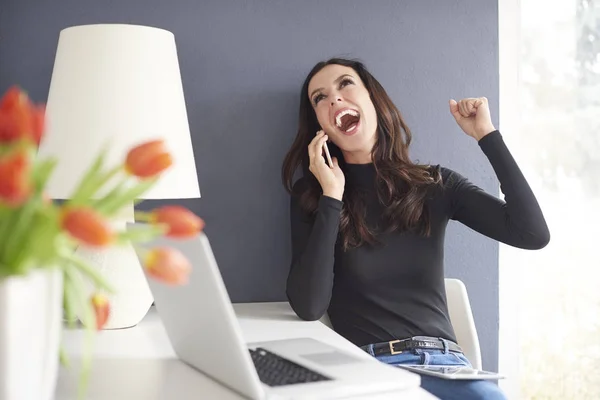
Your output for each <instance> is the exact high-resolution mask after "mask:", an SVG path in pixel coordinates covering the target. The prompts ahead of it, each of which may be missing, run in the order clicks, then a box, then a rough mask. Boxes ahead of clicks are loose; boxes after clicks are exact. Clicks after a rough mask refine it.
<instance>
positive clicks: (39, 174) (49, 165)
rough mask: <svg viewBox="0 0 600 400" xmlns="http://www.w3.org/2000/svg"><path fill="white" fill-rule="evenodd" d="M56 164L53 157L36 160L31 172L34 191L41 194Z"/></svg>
mask: <svg viewBox="0 0 600 400" xmlns="http://www.w3.org/2000/svg"><path fill="white" fill-rule="evenodd" d="M57 164H58V160H56V159H54V158H51V159H47V160H42V161H36V163H35V167H34V169H33V173H32V178H33V184H34V186H35V191H36V193H40V194H41V192H42V191H43V189H44V187H45V186H46V183H47V182H48V179H49V178H50V176H51V175H52V172H53V171H54V168H56V165H57Z"/></svg>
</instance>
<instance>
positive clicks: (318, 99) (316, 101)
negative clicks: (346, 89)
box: [313, 94, 325, 105]
mask: <svg viewBox="0 0 600 400" xmlns="http://www.w3.org/2000/svg"><path fill="white" fill-rule="evenodd" d="M324 98H325V96H324V95H323V94H318V95H316V96H315V98H314V99H313V102H314V103H315V105H317V104H318V103H319V101H321V100H323V99H324Z"/></svg>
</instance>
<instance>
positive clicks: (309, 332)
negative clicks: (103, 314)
mask: <svg viewBox="0 0 600 400" xmlns="http://www.w3.org/2000/svg"><path fill="white" fill-rule="evenodd" d="M234 308H235V311H236V314H237V316H238V318H239V321H240V325H241V326H242V330H243V332H244V337H245V339H246V341H247V342H257V341H266V340H277V339H287V338H295V337H315V338H318V339H320V340H322V341H324V342H326V343H329V344H331V345H334V346H337V347H339V348H345V349H347V350H349V351H351V352H353V353H355V354H357V355H361V356H364V357H370V356H369V355H368V354H366V353H365V352H363V351H362V350H360V349H359V348H357V347H356V346H354V345H353V344H352V343H350V342H349V341H347V340H346V339H344V338H343V337H341V336H340V335H338V334H336V333H335V332H334V331H332V330H331V329H329V328H328V327H326V326H325V325H323V324H322V323H320V322H318V321H314V322H306V321H301V320H300V319H299V318H298V317H297V316H296V315H295V314H294V312H293V311H292V310H291V308H290V307H289V304H288V303H248V304H235V305H234ZM62 343H63V346H64V348H65V351H66V353H67V354H68V355H69V357H70V358H71V361H72V363H73V366H72V367H71V369H69V370H67V369H64V368H61V371H60V375H59V380H58V385H57V390H56V399H55V400H73V399H75V398H76V393H77V385H78V370H77V369H78V368H77V360H78V359H79V358H80V357H81V353H82V350H83V348H84V335H83V331H82V330H80V329H75V330H65V331H64V333H63V341H62ZM402 372H405V371H402ZM399 376H400V375H399ZM400 377H401V376H400ZM399 394H400V393H397V392H396V393H389V394H382V395H377V396H375V395H369V396H368V398H369V399H372V400H384V399H397V398H398V395H399ZM401 394H402V398H403V399H415V400H417V399H418V400H421V399H422V400H429V399H435V397H433V396H431V395H430V394H428V393H427V392H426V391H424V390H423V389H421V388H419V387H415V388H414V389H412V390H407V391H402V392H401ZM355 398H356V397H353V399H355ZM121 399H123V400H138V399H139V400H167V399H168V400H187V399H190V400H191V399H194V400H196V399H219V400H220V399H223V400H239V399H243V397H241V396H240V395H239V394H237V393H236V392H233V391H231V390H229V389H228V388H226V387H224V386H222V385H221V384H219V383H217V382H215V381H213V380H212V379H211V378H209V377H208V376H206V375H203V374H202V373H200V372H198V371H196V370H195V369H193V368H191V367H189V366H188V365H186V364H184V363H182V362H180V361H179V360H178V359H177V358H176V356H175V353H174V351H173V348H172V347H171V344H170V343H169V340H168V337H167V334H166V332H165V330H164V327H163V325H162V322H161V320H160V318H159V317H158V314H157V313H156V311H155V310H154V308H152V309H151V310H150V312H149V313H148V315H147V316H146V318H144V320H143V321H142V322H141V323H140V324H139V325H138V326H136V327H134V328H130V329H123V330H114V331H102V332H99V333H98V334H97V336H96V339H95V342H94V360H93V364H92V376H91V379H90V383H89V388H88V396H87V400H121Z"/></svg>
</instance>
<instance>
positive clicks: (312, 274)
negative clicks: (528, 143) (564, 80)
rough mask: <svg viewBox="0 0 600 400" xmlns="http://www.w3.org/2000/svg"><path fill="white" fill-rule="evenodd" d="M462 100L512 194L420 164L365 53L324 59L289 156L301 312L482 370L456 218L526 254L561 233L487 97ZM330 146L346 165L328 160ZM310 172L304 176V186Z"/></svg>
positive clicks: (471, 384) (411, 355)
mask: <svg viewBox="0 0 600 400" xmlns="http://www.w3.org/2000/svg"><path fill="white" fill-rule="evenodd" d="M449 107H450V112H451V114H452V115H453V116H454V118H455V119H456V122H457V123H458V125H459V126H460V127H461V129H462V130H463V131H464V132H465V133H466V134H467V135H469V136H471V137H473V138H474V139H476V140H477V141H478V143H479V146H480V148H481V149H482V150H483V152H484V154H485V155H486V156H487V157H488V159H489V160H490V163H491V164H492V167H493V168H494V170H495V172H496V175H497V177H498V179H499V181H500V184H501V188H502V191H503V193H504V195H505V199H506V201H505V202H504V201H502V200H500V199H498V198H496V197H494V196H491V195H489V194H486V193H485V192H483V191H482V190H481V189H480V188H478V187H477V186H475V185H473V184H472V183H470V182H469V181H468V180H467V179H465V178H464V177H462V176H461V175H459V174H458V173H456V172H454V171H452V170H450V169H447V168H443V167H440V166H431V165H418V164H415V163H413V162H412V161H411V160H410V159H409V156H408V146H409V144H410V141H411V133H410V130H409V129H408V127H407V126H406V124H405V122H404V120H403V119H402V116H401V114H400V112H399V111H398V109H397V108H396V107H395V106H394V104H393V103H392V101H391V100H390V98H389V97H388V95H387V94H386V92H385V90H384V89H383V87H382V86H381V85H380V84H379V82H378V81H377V80H376V79H375V78H374V77H373V76H372V75H371V74H370V73H369V72H368V71H367V70H366V68H365V67H364V65H363V64H361V63H359V62H355V61H351V60H345V59H332V60H329V61H326V62H321V63H319V64H317V65H316V66H315V67H314V68H313V70H312V71H311V72H310V74H309V75H308V77H307V78H306V81H305V82H304V85H303V86H302V92H301V100H300V117H299V128H298V134H297V136H296V139H295V141H294V144H293V145H292V148H291V149H290V151H289V152H288V154H287V156H286V158H285V161H284V165H283V171H282V172H283V180H284V184H285V186H286V188H287V190H288V191H289V192H291V194H292V199H291V228H292V265H291V269H290V272H289V276H288V280H287V296H288V299H289V302H290V304H291V306H292V308H293V309H294V311H295V312H296V313H297V314H298V316H299V317H301V318H303V319H305V320H316V319H319V318H320V317H321V316H323V314H325V312H328V313H329V318H330V320H331V322H332V325H333V327H334V329H335V330H336V331H337V332H338V333H339V334H341V335H343V336H344V337H346V338H347V339H348V340H350V341H351V342H353V343H354V344H356V345H357V346H360V347H362V348H363V349H364V350H365V351H367V352H369V353H370V354H371V355H373V356H375V357H377V358H378V359H379V360H381V361H382V362H386V363H389V364H437V365H441V364H445V365H470V363H469V361H468V360H467V359H466V358H465V356H464V355H463V354H462V352H461V350H460V347H459V346H458V345H457V344H456V343H455V342H456V339H455V335H454V331H453V329H452V325H451V324H450V318H449V316H448V308H447V305H446V296H445V289H444V267H443V254H444V253H443V252H444V234H445V230H446V226H447V224H448V221H449V220H450V219H454V220H457V221H460V222H462V223H463V224H465V225H467V226H469V227H471V228H472V229H474V230H476V231H478V232H480V233H481V234H483V235H486V236H488V237H490V238H493V239H495V240H499V241H501V242H503V243H506V244H509V245H512V246H516V247H521V248H524V249H540V248H542V247H544V246H545V245H546V244H547V243H548V241H549V238H550V234H549V232H548V227H547V226H546V222H545V220H544V217H543V215H542V211H541V210H540V208H539V206H538V204H537V201H536V199H535V196H534V194H533V193H532V191H531V189H530V188H529V185H528V184H527V182H526V180H525V178H524V177H523V175H522V174H521V171H520V170H519V167H518V166H517V164H516V163H515V161H514V159H513V158H512V156H511V154H510V152H509V151H508V149H507V148H506V146H505V144H504V142H503V140H502V137H501V135H500V133H499V132H498V131H497V130H496V129H495V128H494V126H493V124H492V121H491V118H490V111H489V108H488V102H487V99H485V98H483V97H482V98H469V99H463V100H461V101H459V102H458V103H457V102H456V101H454V100H451V101H450V104H449ZM326 142H327V143H328V148H329V150H330V152H331V154H332V156H333V165H332V166H328V165H327V163H326V159H325V158H324V156H323V149H324V146H325V144H326ZM298 167H302V170H303V173H304V176H303V177H302V178H301V179H299V180H298V181H297V182H296V183H295V184H293V176H294V173H295V171H296V170H297V168H298ZM392 353H395V354H392ZM421 378H422V386H423V388H425V389H426V390H428V391H429V392H431V393H432V394H434V395H436V396H438V397H440V398H442V399H461V400H467V399H480V398H481V399H504V398H505V397H504V395H503V394H502V393H501V391H500V390H499V389H498V387H497V386H496V385H495V384H494V383H492V382H488V381H458V382H456V381H450V380H444V379H440V378H435V377H431V376H425V375H423V376H422V377H421Z"/></svg>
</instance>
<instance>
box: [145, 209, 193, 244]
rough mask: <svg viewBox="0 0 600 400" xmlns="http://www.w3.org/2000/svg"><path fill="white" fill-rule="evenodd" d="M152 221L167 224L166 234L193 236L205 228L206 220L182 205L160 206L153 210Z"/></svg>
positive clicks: (170, 235) (175, 236)
mask: <svg viewBox="0 0 600 400" xmlns="http://www.w3.org/2000/svg"><path fill="white" fill-rule="evenodd" d="M150 221H151V222H152V223H153V224H165V225H167V227H168V230H167V233H166V235H167V236H169V237H172V238H187V237H191V236H194V235H197V234H198V233H199V232H200V231H202V229H204V220H202V218H200V217H198V216H197V215H196V214H194V213H193V212H191V211H190V210H188V209H187V208H185V207H181V206H164V207H160V208H159V209H157V210H154V211H153V212H152V214H151V219H150Z"/></svg>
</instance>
